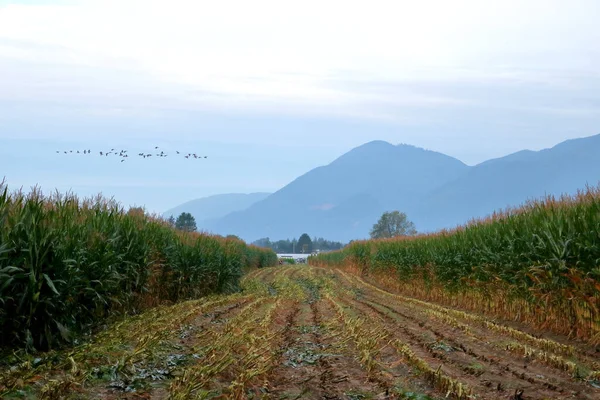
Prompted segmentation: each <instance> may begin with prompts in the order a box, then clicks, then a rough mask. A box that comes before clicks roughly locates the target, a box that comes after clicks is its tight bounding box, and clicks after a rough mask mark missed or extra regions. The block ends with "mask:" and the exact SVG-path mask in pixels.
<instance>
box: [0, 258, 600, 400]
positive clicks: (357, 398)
mask: <svg viewBox="0 0 600 400" xmlns="http://www.w3.org/2000/svg"><path fill="white" fill-rule="evenodd" d="M242 287H243V291H242V292H241V293H239V294H235V295H231V296H220V297H215V298H211V299H202V300H200V301H193V302H187V303H182V304H178V305H175V306H172V307H164V308H160V309H157V310H154V311H150V312H148V313H146V314H143V315H142V316H139V317H135V318H132V319H130V320H127V321H124V322H123V323H120V324H117V325H115V326H113V327H111V328H109V329H107V331H106V332H104V333H103V334H101V335H99V336H98V338H96V339H95V340H94V341H93V342H91V343H90V344H86V345H82V346H81V347H78V348H75V349H73V350H72V351H65V352H58V353H53V354H47V355H42V356H41V357H40V356H37V360H36V365H34V364H33V363H32V362H29V363H20V364H18V365H15V366H13V367H12V368H10V369H7V370H3V371H0V398H3V399H17V398H21V399H22V398H26V399H27V398H31V399H34V398H46V399H63V398H65V399H89V398H100V399H173V400H179V399H181V400H183V399H210V398H218V399H224V398H231V399H259V398H260V399H290V400H296V399H350V400H362V399H422V400H426V399H442V398H454V399H481V400H486V399H510V398H517V399H524V400H544V399H582V400H588V399H589V400H592V399H600V373H599V372H598V369H599V368H598V361H599V360H598V359H597V358H595V353H594V351H593V350H592V349H587V348H582V347H581V345H580V344H577V345H575V344H574V343H573V342H571V341H569V340H568V339H567V338H562V337H556V336H554V337H552V339H542V338H540V337H538V336H533V335H531V334H529V333H528V332H527V331H524V330H519V329H517V328H516V327H515V326H507V325H503V324H501V323H499V322H497V321H491V320H487V319H485V318H484V317H481V316H478V315H474V314H468V313H464V312H462V311H459V310H453V309H449V308H445V307H441V306H439V305H436V304H433V303H427V302H422V301H419V300H417V299H410V298H405V297H402V296H399V295H396V294H393V293H389V292H386V291H384V290H382V289H380V288H378V287H376V286H374V285H372V284H370V283H368V282H365V281H364V280H362V279H361V278H360V277H356V276H353V275H349V274H347V273H344V272H342V271H336V270H325V269H321V268H313V267H308V266H284V267H274V268H270V269H264V270H258V271H255V272H253V273H251V274H249V275H247V276H246V277H244V279H243V281H242ZM519 392H522V394H521V395H517V397H515V393H519Z"/></svg>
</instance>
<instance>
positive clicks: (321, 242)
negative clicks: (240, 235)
mask: <svg viewBox="0 0 600 400" xmlns="http://www.w3.org/2000/svg"><path fill="white" fill-rule="evenodd" d="M252 244H253V245H255V246H259V247H266V248H269V249H272V250H273V251H275V252H276V253H289V254H292V253H298V254H310V253H312V252H313V251H317V250H319V251H332V250H340V249H342V248H343V247H344V246H345V244H344V243H341V242H335V241H332V240H327V239H324V238H322V237H314V238H312V239H311V238H310V236H309V235H308V234H307V233H303V234H302V235H301V236H300V237H299V238H298V239H296V238H294V239H292V240H290V239H281V240H276V241H271V239H270V238H268V237H265V238H261V239H258V240H256V241H254V242H252Z"/></svg>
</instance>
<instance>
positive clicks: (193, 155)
mask: <svg viewBox="0 0 600 400" xmlns="http://www.w3.org/2000/svg"><path fill="white" fill-rule="evenodd" d="M154 149H155V150H158V149H159V146H154ZM61 151H62V152H63V153H64V154H69V153H71V154H86V155H87V154H92V150H90V149H85V150H77V149H75V150H56V153H57V154H60V153H61ZM128 152H129V150H126V149H123V150H116V149H115V148H111V149H110V151H99V152H98V154H100V155H101V156H105V157H108V156H109V155H111V154H112V155H114V156H116V157H119V158H120V159H121V160H120V161H121V162H124V161H125V159H127V158H129V153H128ZM175 153H176V154H177V155H179V156H182V157H185V158H186V159H188V160H189V159H192V160H194V159H195V160H197V159H203V158H208V156H202V155H198V153H193V152H189V153H184V152H181V151H179V150H175ZM137 155H138V156H139V157H142V158H149V157H152V156H156V157H160V158H166V157H168V156H169V153H168V152H165V151H164V150H161V151H160V152H158V151H156V154H152V153H150V152H148V153H144V152H140V153H137Z"/></svg>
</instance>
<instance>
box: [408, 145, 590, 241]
mask: <svg viewBox="0 0 600 400" xmlns="http://www.w3.org/2000/svg"><path fill="white" fill-rule="evenodd" d="M598 154H600V135H596V136H591V137H587V138H581V139H572V140H567V141H565V142H563V143H560V144H558V145H556V146H554V147H552V148H551V149H545V150H541V151H537V152H536V151H520V152H517V153H514V154H511V155H508V156H506V157H502V158H498V159H494V160H489V161H486V162H483V163H481V164H479V165H476V166H474V167H471V168H469V169H468V170H467V171H466V173H465V174H463V175H461V176H460V177H459V178H457V179H456V180H454V181H451V182H448V183H446V184H445V185H442V186H441V187H439V188H437V189H435V190H434V191H432V192H431V193H429V194H427V195H426V196H423V197H422V198H421V199H420V201H419V206H418V207H416V208H415V209H414V210H413V216H414V218H413V221H414V222H415V224H416V225H417V227H418V229H419V230H422V231H434V230H438V229H441V228H451V227H454V226H456V225H459V224H463V223H465V222H467V221H468V220H470V219H472V218H475V217H484V216H486V215H489V214H491V213H492V212H494V211H496V210H500V209H505V208H507V207H509V206H518V205H520V204H522V203H524V202H525V201H527V200H530V199H538V198H541V197H543V196H545V195H554V196H560V195H561V194H564V193H567V194H574V193H576V192H577V190H580V189H585V187H586V185H590V186H597V185H598V182H599V180H600V157H598Z"/></svg>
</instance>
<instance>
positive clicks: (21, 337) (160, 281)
mask: <svg viewBox="0 0 600 400" xmlns="http://www.w3.org/2000/svg"><path fill="white" fill-rule="evenodd" d="M276 264H277V256H276V254H275V253H273V252H272V251H270V250H265V249H259V248H256V247H254V246H246V244H245V243H244V242H242V241H240V240H237V239H234V238H230V239H224V238H219V237H214V236H208V235H201V234H198V233H183V232H178V231H175V230H173V229H172V228H170V227H169V225H168V224H167V223H165V222H164V221H161V220H157V219H153V218H150V217H148V216H146V215H144V213H143V210H137V209H131V210H129V212H127V213H125V212H124V211H123V209H122V208H121V207H120V206H119V205H118V204H117V203H115V202H113V201H107V200H104V199H102V198H101V197H98V198H96V199H91V200H86V201H79V200H78V199H77V197H75V196H73V195H64V196H62V195H59V194H55V195H54V196H51V197H45V196H43V195H42V194H41V193H40V192H38V191H36V190H34V191H32V192H31V193H30V194H28V195H24V194H22V193H15V194H9V193H8V189H7V188H6V187H5V186H4V185H3V184H0V326H2V329H1V331H0V346H2V347H4V346H19V345H21V346H22V345H25V346H27V347H29V348H39V349H47V348H50V347H52V346H54V345H56V344H58V343H65V342H70V341H72V340H73V339H74V338H75V337H76V336H77V335H79V334H81V333H85V332H88V331H90V330H91V329H93V328H94V327H96V326H98V325H100V324H101V323H102V322H103V321H104V320H106V319H107V318H109V317H110V316H112V315H116V314H123V313H136V312H139V311H140V310H141V309H144V308H148V307H151V306H153V305H156V304H159V303H160V302H164V301H168V302H177V301H180V300H185V299H191V298H197V297H199V296H204V295H207V294H210V293H218V292H229V291H233V290H236V289H237V286H238V281H239V278H240V276H241V275H242V272H243V269H244V268H246V267H263V266H271V265H276Z"/></svg>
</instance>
